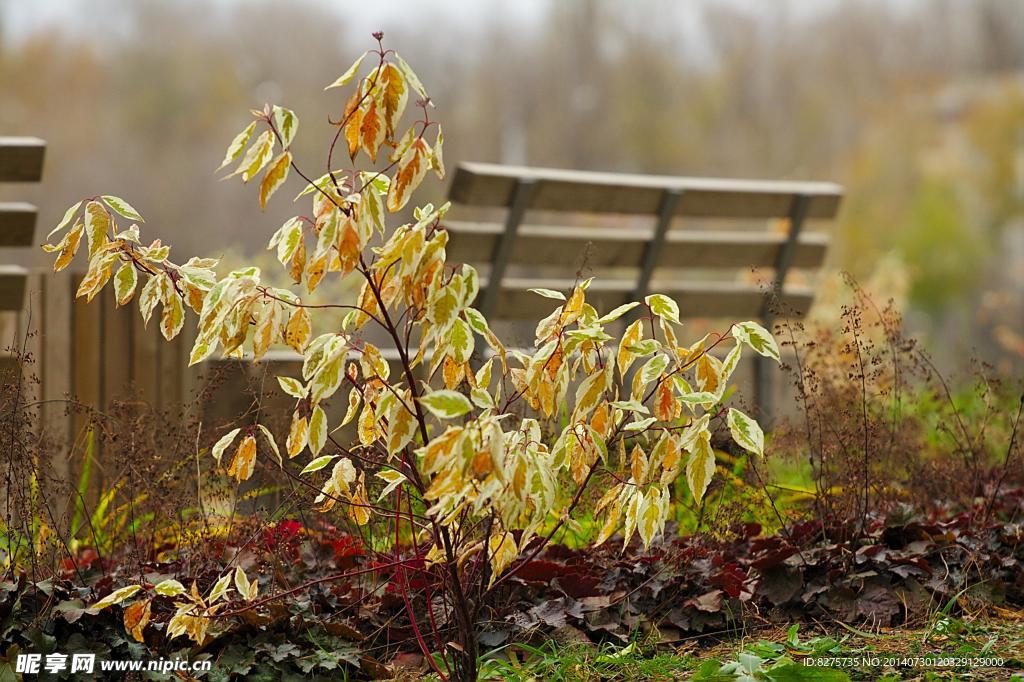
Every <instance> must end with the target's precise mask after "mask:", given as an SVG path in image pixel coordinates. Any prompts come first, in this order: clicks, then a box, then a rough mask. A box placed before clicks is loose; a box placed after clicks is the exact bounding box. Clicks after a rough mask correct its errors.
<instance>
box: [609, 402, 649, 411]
mask: <svg viewBox="0 0 1024 682" xmlns="http://www.w3.org/2000/svg"><path fill="white" fill-rule="evenodd" d="M609 404H610V405H611V406H612V407H615V408H618V409H620V410H625V411H626V412H639V413H640V414H650V410H648V409H647V407H646V406H645V405H644V404H643V403H641V402H640V401H639V400H616V401H615V402H612V403H609Z"/></svg>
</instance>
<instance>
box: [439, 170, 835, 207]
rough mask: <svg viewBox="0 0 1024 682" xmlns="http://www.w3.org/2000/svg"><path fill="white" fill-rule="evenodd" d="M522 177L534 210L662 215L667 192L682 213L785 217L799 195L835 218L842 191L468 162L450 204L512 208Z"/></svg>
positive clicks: (818, 185) (827, 186) (816, 185)
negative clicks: (676, 194)
mask: <svg viewBox="0 0 1024 682" xmlns="http://www.w3.org/2000/svg"><path fill="white" fill-rule="evenodd" d="M520 179H527V180H532V181H535V182H536V183H537V192H536V195H535V197H534V199H533V202H532V203H531V204H530V208H531V209H534V210H539V211H567V212H579V213H623V214H633V215H636V214H647V215H656V214H657V213H658V209H659V207H660V206H661V201H662V196H663V194H664V192H665V191H666V190H678V191H680V192H682V197H681V199H680V201H679V204H678V206H677V207H676V211H675V215H677V216H689V217H693V218H783V217H786V216H787V215H789V212H790V208H791V206H792V202H793V197H794V196H796V195H801V194H802V195H806V196H809V197H811V201H810V203H809V205H808V207H807V218H808V219H828V218H833V217H834V216H835V214H836V211H837V210H838V208H839V202H840V200H841V199H842V195H843V190H842V187H840V186H839V185H836V184H834V183H830V182H787V181H764V180H729V179H717V178H687V177H672V176H661V175H630V174H624V173H592V172H582V171H565V170H556V169H548V168H523V167H517V166H499V165H494V164H486V163H462V164H459V167H458V169H457V170H456V173H455V177H454V179H453V180H452V186H451V191H450V192H449V198H450V199H451V200H452V201H453V202H454V203H456V204H462V205H465V206H481V207H501V206H508V205H509V202H510V199H511V196H512V192H513V190H514V188H515V185H516V183H517V182H518V181H519V180H520Z"/></svg>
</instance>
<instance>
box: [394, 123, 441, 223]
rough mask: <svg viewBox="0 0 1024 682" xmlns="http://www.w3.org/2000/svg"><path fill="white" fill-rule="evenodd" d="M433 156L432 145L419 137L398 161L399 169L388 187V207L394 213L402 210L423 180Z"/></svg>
mask: <svg viewBox="0 0 1024 682" xmlns="http://www.w3.org/2000/svg"><path fill="white" fill-rule="evenodd" d="M430 156H431V150H430V147H429V146H428V145H427V143H426V142H425V141H424V140H423V138H417V139H416V140H415V141H414V142H413V143H412V145H411V146H410V147H409V149H408V151H406V152H405V154H403V155H402V158H401V160H399V162H398V170H397V172H396V173H395V177H394V178H392V180H391V186H390V187H389V188H388V199H387V207H388V210H389V211H391V212H392V213H394V212H396V211H400V210H402V208H403V207H404V206H405V205H406V204H407V203H408V202H409V198H410V197H411V196H412V193H413V191H415V189H416V188H417V187H418V186H419V184H420V182H422V181H423V176H424V175H426V173H427V168H428V167H429V165H430V164H429V161H430Z"/></svg>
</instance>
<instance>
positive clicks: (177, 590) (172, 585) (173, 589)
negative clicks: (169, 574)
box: [153, 578, 185, 597]
mask: <svg viewBox="0 0 1024 682" xmlns="http://www.w3.org/2000/svg"><path fill="white" fill-rule="evenodd" d="M153 591H154V592H156V593H157V594H159V595H160V596H162V597H177V596H178V595H179V594H185V586H184V585H182V584H181V583H179V582H178V581H177V580H174V579H173V578H171V579H169V580H164V581H163V582H160V583H157V584H156V587H154V588H153Z"/></svg>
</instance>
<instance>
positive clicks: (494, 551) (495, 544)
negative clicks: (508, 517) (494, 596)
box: [487, 533, 519, 583]
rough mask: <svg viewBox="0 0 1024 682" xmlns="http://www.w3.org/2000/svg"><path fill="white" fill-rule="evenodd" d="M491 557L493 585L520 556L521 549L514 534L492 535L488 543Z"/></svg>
mask: <svg viewBox="0 0 1024 682" xmlns="http://www.w3.org/2000/svg"><path fill="white" fill-rule="evenodd" d="M487 552H488V554H490V557H491V581H490V582H491V583H493V582H494V580H495V579H496V578H497V577H498V576H499V575H501V572H502V571H504V570H505V569H506V568H508V566H509V565H510V564H511V563H512V562H513V561H515V559H516V557H517V556H519V547H517V546H516V539H515V537H514V536H513V535H512V533H492V534H491V537H490V538H489V539H488V541H487Z"/></svg>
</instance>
